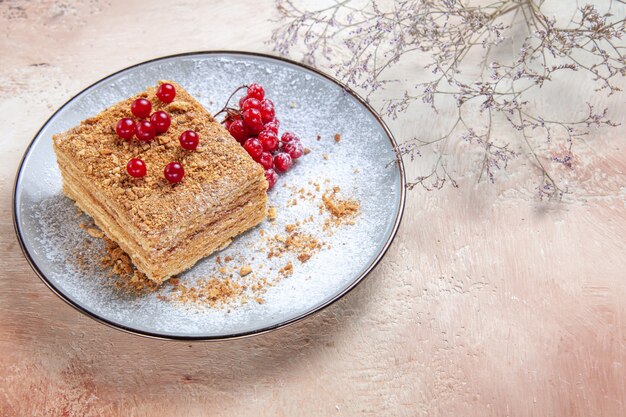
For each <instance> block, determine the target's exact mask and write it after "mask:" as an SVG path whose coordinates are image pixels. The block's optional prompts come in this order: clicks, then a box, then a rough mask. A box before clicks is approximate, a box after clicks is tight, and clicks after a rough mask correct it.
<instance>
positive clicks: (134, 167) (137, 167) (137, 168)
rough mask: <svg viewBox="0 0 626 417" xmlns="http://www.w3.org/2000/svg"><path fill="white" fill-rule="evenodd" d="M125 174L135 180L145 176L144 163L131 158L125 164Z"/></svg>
mask: <svg viewBox="0 0 626 417" xmlns="http://www.w3.org/2000/svg"><path fill="white" fill-rule="evenodd" d="M126 172H128V175H130V176H131V177H135V178H141V177H145V176H146V163H145V162H144V161H142V160H141V159H139V158H133V159H131V160H130V161H128V163H127V164H126Z"/></svg>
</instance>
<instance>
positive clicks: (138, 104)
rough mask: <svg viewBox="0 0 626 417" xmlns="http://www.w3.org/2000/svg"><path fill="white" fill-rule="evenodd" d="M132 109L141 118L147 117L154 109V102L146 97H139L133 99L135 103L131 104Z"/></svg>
mask: <svg viewBox="0 0 626 417" xmlns="http://www.w3.org/2000/svg"><path fill="white" fill-rule="evenodd" d="M130 111H131V112H132V113H133V115H135V117H138V118H140V119H145V118H146V117H148V116H150V112H151V111H152V104H150V102H149V101H148V100H146V99H145V98H138V99H137V100H135V101H133V104H131V105H130Z"/></svg>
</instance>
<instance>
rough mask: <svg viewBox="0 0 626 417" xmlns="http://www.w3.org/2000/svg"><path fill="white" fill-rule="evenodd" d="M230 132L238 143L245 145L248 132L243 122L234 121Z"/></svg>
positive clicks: (229, 128) (229, 129)
mask: <svg viewBox="0 0 626 417" xmlns="http://www.w3.org/2000/svg"><path fill="white" fill-rule="evenodd" d="M228 132H229V133H230V134H231V135H232V137H234V138H235V139H236V140H237V142H239V143H244V142H245V141H246V139H248V132H247V131H246V128H245V127H243V121H241V120H234V121H233V122H232V123H231V124H230V126H229V127H228Z"/></svg>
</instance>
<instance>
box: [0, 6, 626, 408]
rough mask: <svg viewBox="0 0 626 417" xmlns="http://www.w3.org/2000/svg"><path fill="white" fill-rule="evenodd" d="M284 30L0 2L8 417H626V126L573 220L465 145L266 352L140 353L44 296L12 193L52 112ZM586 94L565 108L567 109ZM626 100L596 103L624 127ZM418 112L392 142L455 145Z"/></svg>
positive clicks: (563, 102)
mask: <svg viewBox="0 0 626 417" xmlns="http://www.w3.org/2000/svg"><path fill="white" fill-rule="evenodd" d="M174 3H176V4H174ZM275 17H276V14H275V8H274V4H273V2H257V1H247V2H244V1H239V2H236V1H211V2H208V1H207V2H203V1H200V0H197V1H190V0H188V1H180V2H171V1H156V0H155V1H150V2H141V1H136V0H126V1H123V2H122V1H119V2H118V1H111V2H105V1H100V0H91V1H86V2H79V1H77V0H76V1H69V0H68V1H59V2H51V1H43V0H42V1H36V2H32V1H28V2H27V1H15V0H8V1H3V2H0V132H1V134H0V155H1V159H2V164H1V165H0V193H1V195H0V197H1V198H0V210H1V211H2V216H1V218H0V248H1V250H2V258H1V260H0V271H2V272H0V277H1V279H0V415H2V416H29V415H63V416H101V415H102V416H118V415H119V416H145V415H167V416H172V415H181V416H182V415H185V416H195V415H214V416H243V415H253V414H254V415H257V414H258V415H268V416H270V415H271V416H274V415H278V416H296V415H311V416H321V415H333V416H334V415H337V416H353V415H372V416H426V415H429V416H430V415H450V416H624V415H626V404H625V401H626V363H625V361H626V272H625V271H626V259H625V258H626V257H625V255H626V254H625V252H626V251H625V249H626V238H625V236H626V207H625V201H626V188H625V186H626V178H625V171H626V152H625V151H624V142H623V139H624V128H623V127H619V128H616V129H610V130H601V131H594V132H592V134H591V136H590V137H589V138H587V144H583V145H581V146H580V147H579V148H578V158H577V160H576V162H575V163H574V166H573V168H572V169H571V170H563V171H561V172H559V176H560V177H561V178H563V179H564V181H566V183H567V184H568V186H569V188H570V191H572V194H570V195H568V196H567V197H566V198H565V199H564V201H562V202H560V203H546V202H540V201H538V199H537V198H536V196H535V193H534V191H533V187H535V186H536V185H537V176H536V175H537V172H536V171H534V169H533V167H532V165H530V163H529V162H528V160H527V159H525V158H522V159H521V160H520V162H518V163H517V164H515V165H514V166H512V167H510V169H509V171H508V174H505V175H504V176H503V177H502V178H501V179H500V180H499V181H498V182H497V183H496V184H495V185H490V184H488V183H485V182H482V183H477V181H476V175H475V174H474V173H473V172H474V171H476V169H475V161H476V158H477V157H479V154H477V153H473V151H472V150H471V149H467V148H464V147H462V146H456V147H452V148H451V149H450V150H449V151H450V152H451V154H452V155H451V156H452V159H451V161H452V162H450V164H451V165H450V169H453V170H454V171H455V173H456V179H457V181H458V182H459V185H460V188H459V189H453V188H444V189H443V190H440V191H433V192H427V191H424V190H421V189H416V190H414V191H413V192H411V193H409V198H408V201H407V208H406V214H405V219H404V222H403V224H402V227H401V229H400V232H399V234H398V237H397V239H396V240H395V242H394V244H393V246H392V248H391V250H390V251H389V253H388V255H387V256H386V257H385V259H384V261H383V262H382V264H381V265H380V266H379V267H378V268H377V269H376V271H375V272H374V273H373V274H372V275H371V276H370V277H368V278H367V279H366V280H365V281H364V282H363V283H362V284H361V285H360V286H359V287H357V289H355V290H354V291H353V292H352V293H350V294H349V295H348V296H347V297H345V298H344V299H343V300H341V301H340V302H338V303H336V304H335V305H333V306H332V307H330V308H328V309H327V310H325V311H324V312H322V313H320V314H318V315H316V316H315V317H312V318H310V319H308V320H306V321H304V322H302V323H299V324H297V325H294V326H292V327H289V328H286V329H282V330H279V331H276V332H274V333H271V334H267V335H262V336H258V337H253V338H247V339H243V340H236V341H230V342H219V343H193V344H188V343H180V342H179V343H177V342H164V341H155V340H149V339H144V338H140V337H137V336H132V335H128V334H125V333H122V332H119V331H116V330H113V329H110V328H108V327H105V326H103V325H100V324H98V323H96V322H94V321H93V320H91V319H89V318H87V317H84V316H82V315H81V314H80V313H78V312H77V311H75V310H73V309H72V308H71V307H69V306H68V305H66V304H65V303H64V302H63V301H61V300H60V299H58V298H57V297H56V296H54V295H53V294H52V293H51V292H50V291H49V290H48V289H47V288H46V287H45V286H44V285H43V284H42V283H41V282H40V281H39V279H38V278H37V277H36V276H35V274H34V273H33V272H32V271H31V270H30V268H29V267H28V265H27V264H26V261H25V260H24V259H23V256H22V254H21V252H20V249H19V246H18V244H17V241H16V238H15V236H14V232H13V226H12V222H11V208H10V207H11V191H12V185H13V180H14V175H15V172H16V169H17V166H18V162H19V160H20V158H21V156H22V154H23V151H24V149H25V148H26V146H27V144H28V143H29V141H30V140H31V138H32V137H33V135H34V134H35V133H36V131H37V130H38V128H39V127H40V126H41V125H42V124H43V123H44V122H45V120H46V119H47V118H48V117H49V116H50V114H51V113H52V112H53V111H54V110H55V109H57V108H58V107H59V106H60V105H61V104H63V103H64V102H65V101H66V100H67V99H69V98H70V97H71V96H72V95H74V94H75V93H77V92H78V91H80V90H81V89H82V88H84V87H85V86H86V85H88V84H90V83H92V82H94V81H96V80H98V79H100V78H101V77H104V76H106V75H108V74H109V73H111V72H113V71H116V70H118V69H121V68H123V67H126V66H128V65H131V64H135V63H137V62H140V61H143V60H146V59H150V58H153V57H158V56H162V55H166V54H171V53H178V52H185V51H194V50H204V49H242V50H251V51H261V52H271V47H270V46H269V45H268V44H267V43H265V41H266V40H267V39H268V38H269V36H270V34H271V30H272V28H273V27H275V25H276V23H275V22H272V21H270V20H269V19H271V18H275ZM241 28H245V29H241ZM416 68H419V66H418V67H416ZM407 82H410V80H408V81H407ZM398 88H401V86H399V87H398ZM388 94H390V95H393V94H394V91H393V90H392V91H388ZM578 94H579V91H578V89H572V88H571V87H570V88H563V89H562V91H556V92H555V93H554V95H553V96H552V97H553V98H556V101H555V103H556V105H558V106H561V107H562V108H563V109H565V110H567V109H568V108H569V107H568V106H571V105H572V106H573V105H575V104H576V103H577V104H580V100H579V99H578ZM380 98H381V97H378V98H375V99H376V100H380ZM624 102H625V100H624V96H623V95H621V96H614V97H613V99H612V100H611V101H610V102H609V101H607V100H605V99H603V98H598V99H596V101H595V102H594V104H596V105H598V106H602V105H603V104H608V105H611V106H612V109H613V110H612V115H613V117H614V118H615V119H616V120H617V121H621V122H622V123H623V122H625V120H624V116H623V115H624V114H625V113H626V107H625V106H624ZM417 110H419V109H416V110H415V111H414V113H413V114H411V115H408V116H405V117H404V118H402V119H399V120H397V121H394V122H392V123H391V127H392V130H393V131H394V132H395V134H396V136H398V138H402V137H410V136H411V135H412V134H413V133H414V132H415V131H416V129H420V130H433V131H436V130H437V129H440V128H441V126H439V124H440V123H441V118H437V117H433V115H432V114H431V113H428V112H426V111H424V112H421V111H417ZM572 111H573V110H572ZM431 160H432V156H428V155H426V156H425V157H423V158H421V159H419V160H418V161H417V162H416V163H415V164H414V165H412V167H411V168H410V172H412V173H416V172H418V171H419V170H421V171H423V167H424V166H426V167H428V166H429V164H430V163H431Z"/></svg>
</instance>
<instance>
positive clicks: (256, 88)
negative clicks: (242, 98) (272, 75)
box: [247, 83, 265, 100]
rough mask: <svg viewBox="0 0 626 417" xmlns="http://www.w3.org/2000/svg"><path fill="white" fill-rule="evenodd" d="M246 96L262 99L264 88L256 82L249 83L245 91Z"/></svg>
mask: <svg viewBox="0 0 626 417" xmlns="http://www.w3.org/2000/svg"><path fill="white" fill-rule="evenodd" d="M247 94H248V97H253V98H256V99H257V100H263V98H265V90H263V87H261V86H260V85H259V84H257V83H253V84H250V85H249V86H248V91H247Z"/></svg>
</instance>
